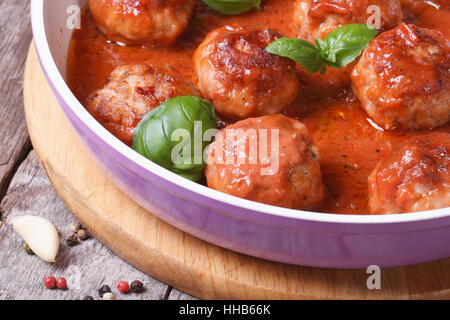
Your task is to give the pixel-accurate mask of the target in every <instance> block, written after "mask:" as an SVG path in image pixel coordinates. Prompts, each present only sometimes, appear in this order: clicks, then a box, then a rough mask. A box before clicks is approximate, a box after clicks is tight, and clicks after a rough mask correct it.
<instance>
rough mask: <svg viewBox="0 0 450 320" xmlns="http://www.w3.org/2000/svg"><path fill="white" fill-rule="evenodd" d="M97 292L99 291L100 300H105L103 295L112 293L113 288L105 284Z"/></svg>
mask: <svg viewBox="0 0 450 320" xmlns="http://www.w3.org/2000/svg"><path fill="white" fill-rule="evenodd" d="M97 291H98V296H99V297H100V298H103V295H104V294H105V293H108V292H111V288H110V287H109V286H108V285H106V284H105V285H104V286H101V287H100V289H98V290H97Z"/></svg>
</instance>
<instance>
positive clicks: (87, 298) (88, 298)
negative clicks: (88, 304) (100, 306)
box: [83, 296, 94, 300]
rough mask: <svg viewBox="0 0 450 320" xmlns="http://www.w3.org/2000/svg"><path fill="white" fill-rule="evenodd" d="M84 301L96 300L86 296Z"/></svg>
mask: <svg viewBox="0 0 450 320" xmlns="http://www.w3.org/2000/svg"><path fill="white" fill-rule="evenodd" d="M83 300H94V298H93V297H91V296H86V297H84V298H83Z"/></svg>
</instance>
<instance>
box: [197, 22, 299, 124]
mask: <svg viewBox="0 0 450 320" xmlns="http://www.w3.org/2000/svg"><path fill="white" fill-rule="evenodd" d="M280 37H282V34H281V32H280V31H278V30H276V29H272V28H269V27H267V26H261V25H260V26H251V27H250V26H248V27H230V26H226V27H223V28H220V29H218V30H215V31H213V32H211V33H210V34H209V35H208V36H207V37H206V39H205V41H204V42H203V43H202V44H201V45H200V47H199V48H198V49H197V51H196V53H195V55H194V65H195V70H196V73H197V76H198V88H199V89H200V91H201V92H202V94H203V96H204V97H205V98H206V99H209V100H211V101H212V103H213V105H214V108H215V109H216V110H217V111H218V112H219V113H221V114H223V115H225V116H227V117H229V118H232V119H245V118H248V117H252V116H261V115H267V114H275V113H279V112H281V111H282V110H283V108H284V107H285V106H287V105H288V104H289V103H291V102H292V101H293V100H294V99H295V97H296V95H297V92H298V89H299V82H298V79H297V75H296V73H295V63H294V62H293V61H291V60H289V59H287V58H282V57H279V56H276V55H272V54H269V53H268V52H267V51H266V50H265V48H266V47H267V46H268V45H269V44H270V43H272V42H273V41H275V40H276V39H278V38H280Z"/></svg>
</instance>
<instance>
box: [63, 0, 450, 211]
mask: <svg viewBox="0 0 450 320" xmlns="http://www.w3.org/2000/svg"><path fill="white" fill-rule="evenodd" d="M293 4H294V1H280V0H266V1H264V8H263V10H262V11H260V12H258V11H256V10H253V11H250V12H248V13H245V14H241V15H237V16H225V15H221V14H218V13H216V12H213V11H212V10H210V9H209V8H207V7H206V6H205V5H204V4H203V3H202V2H201V1H199V2H198V5H197V9H196V13H195V16H194V18H193V20H192V22H191V25H190V27H189V29H188V30H187V32H186V34H185V35H184V36H182V37H181V38H180V39H179V40H178V42H177V43H176V44H175V45H173V46H172V47H169V48H161V47H155V48H148V47H132V46H119V45H117V44H112V43H109V42H108V41H107V39H106V38H105V36H104V35H103V34H102V33H101V32H100V31H99V30H97V28H96V27H95V24H94V22H93V19H92V17H91V16H90V13H89V11H88V10H86V11H85V12H84V14H83V18H82V27H81V29H80V30H76V31H75V32H74V34H73V39H72V43H71V47H70V51H69V60H68V82H69V86H70V87H71V89H72V91H73V92H74V94H75V95H76V97H77V98H78V99H79V100H80V101H81V102H82V103H83V104H84V103H85V102H86V99H87V96H88V95H89V94H91V93H92V92H93V91H95V90H97V89H99V88H102V87H103V86H104V85H105V83H106V81H107V78H108V76H109V75H110V73H111V72H112V71H113V69H114V68H116V67H117V66H119V65H123V64H133V63H139V62H142V61H145V60H149V61H151V62H152V63H154V64H160V65H171V66H172V67H173V68H175V69H177V70H178V71H180V72H181V73H183V74H184V75H186V76H187V77H190V78H191V79H192V80H193V81H194V83H195V80H196V79H194V78H193V77H194V75H193V74H194V73H193V63H192V56H193V53H194V51H195V49H196V48H197V47H198V45H199V44H200V43H201V42H202V40H203V39H204V37H205V36H206V34H207V33H208V32H210V31H212V30H214V29H216V28H218V27H221V26H223V25H226V24H230V25H240V24H244V25H245V24H249V25H251V24H268V25H271V26H272V27H275V28H278V29H280V30H281V31H282V32H283V33H284V34H285V35H286V36H288V37H294V36H295V29H294V26H293V24H292V21H291V20H292V19H291V16H292V12H293ZM411 19H414V23H416V24H417V25H419V26H423V27H429V28H436V29H440V30H441V31H442V32H443V33H444V34H446V35H447V36H449V30H450V11H449V10H446V9H440V10H437V9H434V8H431V7H430V8H429V9H427V10H425V11H424V12H423V14H422V15H420V16H419V17H414V18H411ZM355 100H356V99H355V98H354V97H353V95H352V94H351V93H348V92H343V93H342V95H341V96H340V98H339V99H329V98H326V99H322V100H320V101H308V100H307V99H306V98H305V94H304V93H302V92H301V93H300V94H299V97H298V98H297V99H296V101H295V102H294V103H293V104H292V105H291V106H289V107H288V108H287V109H286V111H285V114H286V115H288V116H290V117H293V118H296V119H299V120H300V121H302V122H303V123H304V124H305V125H306V126H307V127H308V129H309V130H310V132H311V133H312V135H313V138H314V141H315V143H316V144H317V146H318V148H319V151H320V153H321V158H322V159H321V168H322V172H323V175H324V178H323V179H324V183H325V185H326V187H327V188H328V192H329V194H328V197H327V200H326V202H325V204H324V206H323V207H322V208H321V209H320V210H319V211H321V212H328V213H342V214H368V212H369V211H368V182H367V178H368V176H369V174H370V172H371V171H372V169H373V168H374V167H375V166H376V164H377V163H378V162H379V161H380V160H381V159H382V158H383V157H384V156H386V154H388V153H389V152H390V151H391V150H392V149H393V148H395V146H396V145H398V144H399V143H401V142H403V141H404V140H406V139H407V138H409V137H412V136H419V135H424V134H427V133H429V132H430V131H429V130H422V131H409V132H402V131H388V132H386V131H381V130H378V129H377V128H376V127H375V125H373V124H371V122H370V120H369V119H368V116H367V114H366V113H365V112H364V111H363V110H362V109H361V108H360V104H359V102H357V101H355ZM433 131H444V132H450V124H447V125H445V126H444V127H440V128H437V129H435V130H433Z"/></svg>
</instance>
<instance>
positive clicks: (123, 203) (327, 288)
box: [24, 45, 450, 299]
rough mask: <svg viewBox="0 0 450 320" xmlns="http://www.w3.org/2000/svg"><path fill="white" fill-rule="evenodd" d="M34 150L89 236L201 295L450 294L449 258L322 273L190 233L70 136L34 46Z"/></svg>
mask: <svg viewBox="0 0 450 320" xmlns="http://www.w3.org/2000/svg"><path fill="white" fill-rule="evenodd" d="M24 102H25V113H26V120H27V125H28V130H29V133H30V137H31V141H32V143H33V146H34V149H35V151H36V153H37V155H38V157H39V159H40V162H41V165H42V167H43V168H44V170H45V171H46V173H47V175H48V177H49V179H50V180H51V182H52V184H53V186H54V187H55V189H56V191H57V192H58V194H59V195H60V196H61V198H62V199H63V201H64V202H65V203H66V205H67V206H68V207H69V209H70V210H71V211H72V212H73V214H74V215H75V216H76V217H77V218H78V219H79V220H80V222H81V223H82V224H83V225H85V226H86V227H87V228H88V229H89V230H90V231H91V232H92V233H93V235H94V236H95V237H96V238H98V239H99V240H100V241H102V242H103V243H104V244H105V245H106V246H108V247H109V248H110V249H111V250H112V251H114V252H115V253H116V254H117V255H119V256H120V257H122V258H123V259H124V260H126V261H127V262H129V263H130V264H132V265H134V266H135V267H137V268H139V269H141V270H142V271H144V272H146V273H147V274H149V275H151V276H153V277H155V278H157V279H159V280H161V281H163V282H165V283H167V284H169V285H171V286H173V287H175V288H177V289H179V290H181V291H184V292H186V293H189V294H191V295H193V296H196V297H198V298H202V299H419V298H442V299H444V298H450V259H447V260H443V261H439V262H434V263H428V264H422V265H416V266H409V267H402V268H393V269H383V270H382V271H381V290H369V289H367V285H366V282H367V278H368V277H369V275H368V274H367V273H366V270H359V271H358V270H326V269H316V268H307V267H297V266H291V265H285V264H281V263H275V262H270V261H265V260H260V259H256V258H252V257H249V256H245V255H242V254H238V253H235V252H232V251H228V250H225V249H222V248H219V247H217V246H214V245H211V244H208V243H206V242H204V241H202V240H199V239H197V238H194V237H192V236H190V235H188V234H186V233H184V232H182V231H179V230H177V229H175V228H174V227H172V226H170V225H168V224H166V223H165V222H163V221H162V220H160V219H158V218H156V217H155V216H153V215H152V214H151V213H150V212H148V211H146V210H145V209H143V208H141V207H140V206H139V205H137V204H136V203H135V202H133V201H132V200H130V199H129V198H128V197H127V196H126V195H125V194H124V193H122V192H121V191H120V190H119V189H118V188H116V187H115V186H114V185H113V184H112V183H111V182H110V181H109V180H108V179H107V178H106V177H105V175H104V174H103V173H102V172H101V171H100V170H99V169H98V168H97V166H96V165H95V164H94V163H93V162H92V161H91V160H90V158H89V157H88V155H87V154H86V152H85V151H84V150H83V148H82V146H81V145H80V144H79V142H78V140H77V138H76V137H75V136H74V134H73V132H72V129H71V128H70V126H69V124H68V122H67V120H66V119H65V116H64V114H63V113H62V110H61V109H60V107H59V105H58V102H57V101H56V98H55V97H54V95H53V93H52V91H51V89H50V87H49V86H48V84H47V82H46V79H45V77H44V75H43V73H42V70H41V68H40V65H39V62H38V59H37V56H36V52H35V49H34V46H33V45H32V46H31V48H30V51H29V55H28V60H27V63H26V70H25V81H24Z"/></svg>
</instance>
